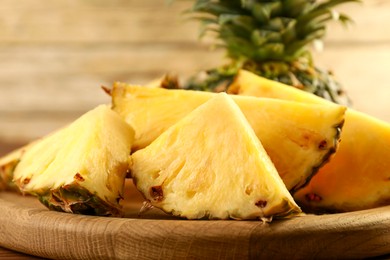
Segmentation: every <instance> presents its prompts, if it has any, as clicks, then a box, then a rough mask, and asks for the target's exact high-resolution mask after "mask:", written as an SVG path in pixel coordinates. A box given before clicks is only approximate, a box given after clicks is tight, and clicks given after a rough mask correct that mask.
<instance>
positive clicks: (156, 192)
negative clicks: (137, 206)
mask: <svg viewBox="0 0 390 260" xmlns="http://www.w3.org/2000/svg"><path fill="white" fill-rule="evenodd" d="M149 193H150V196H151V197H152V198H153V200H155V201H162V200H163V199H164V192H163V189H162V187H161V186H153V187H151V188H150V190H149Z"/></svg>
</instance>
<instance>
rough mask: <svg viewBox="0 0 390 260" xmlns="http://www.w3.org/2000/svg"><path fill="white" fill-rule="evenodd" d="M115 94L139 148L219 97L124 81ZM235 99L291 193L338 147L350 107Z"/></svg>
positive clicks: (118, 84) (235, 97)
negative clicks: (134, 132)
mask: <svg viewBox="0 0 390 260" xmlns="http://www.w3.org/2000/svg"><path fill="white" fill-rule="evenodd" d="M111 94H112V99H113V101H112V103H113V109H114V110H115V111H117V112H118V113H119V114H120V115H121V116H122V117H123V118H124V119H125V120H126V122H128V123H129V124H130V125H131V126H133V127H134V129H135V131H136V136H135V141H134V146H133V149H134V150H137V149H140V148H143V147H146V146H147V145H149V144H150V143H151V142H152V141H153V140H154V139H156V138H157V137H158V136H159V135H160V134H162V133H163V132H164V131H165V130H167V129H168V128H169V127H171V126H172V125H173V124H175V123H176V122H178V121H179V120H180V119H182V118H183V117H185V116H186V115H188V114H189V113H190V112H191V111H193V110H194V109H195V108H197V107H198V106H200V105H201V104H203V103H205V102H206V101H208V100H210V99H211V98H213V97H215V96H216V95H217V94H215V93H209V92H201V91H189V90H167V89H161V88H145V87H141V86H131V85H126V84H122V83H116V84H114V87H113V89H112V91H111ZM231 97H232V98H233V99H234V101H235V102H236V103H237V104H238V106H239V107H240V109H241V111H242V112H243V114H244V115H245V117H246V118H247V120H248V121H249V123H250V125H251V127H252V128H253V129H254V132H255V133H256V135H257V137H258V138H259V139H260V141H261V142H262V144H263V145H264V148H265V150H266V151H267V153H268V154H269V155H270V157H271V160H272V162H273V163H274V165H275V167H276V169H277V170H278V172H279V174H280V176H281V177H282V179H283V181H284V183H285V184H286V186H287V188H288V189H289V190H290V191H295V190H297V189H299V188H300V187H302V186H303V185H305V184H306V183H307V181H308V180H309V179H310V177H311V176H312V174H313V173H314V172H316V170H317V169H318V168H319V167H321V166H322V164H323V163H324V162H325V161H327V159H328V157H329V156H330V154H332V153H333V152H334V151H335V150H336V149H337V145H338V138H339V132H340V127H341V125H342V122H343V118H344V111H345V108H344V107H341V106H337V105H335V106H333V107H329V106H322V105H308V104H301V103H297V102H288V101H282V100H275V99H264V98H263V99H261V98H254V97H242V96H236V95H232V96H231ZM223 131H224V130H222V129H221V132H223Z"/></svg>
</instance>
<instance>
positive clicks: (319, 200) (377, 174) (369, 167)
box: [229, 71, 390, 213]
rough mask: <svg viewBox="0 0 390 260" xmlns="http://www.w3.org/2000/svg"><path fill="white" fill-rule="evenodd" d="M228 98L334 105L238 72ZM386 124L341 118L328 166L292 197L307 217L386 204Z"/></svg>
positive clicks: (389, 190)
mask: <svg viewBox="0 0 390 260" xmlns="http://www.w3.org/2000/svg"><path fill="white" fill-rule="evenodd" d="M229 90H230V92H231V93H238V94H240V95H253V96H257V97H272V98H280V99H284V100H293V101H299V102H305V103H315V104H328V105H329V106H334V104H333V103H331V102H329V101H326V100H324V99H321V98H319V97H317V96H314V95H312V94H309V93H307V92H304V91H300V90H297V89H294V88H292V87H290V86H286V85H283V84H281V83H279V82H275V81H271V80H268V79H265V78H261V77H259V76H257V75H255V74H253V73H250V72H248V71H240V73H239V74H238V76H237V77H236V78H235V80H234V82H233V83H232V85H231V86H230V88H229ZM389 180H390V124H389V123H387V122H383V121H381V120H378V119H376V118H374V117H371V116H369V115H366V114H363V113H361V112H358V111H356V110H353V109H348V110H347V111H346V114H345V124H344V127H343V131H342V133H341V143H340V146H339V149H338V150H337V152H336V154H335V155H334V156H333V157H332V159H331V160H330V162H329V163H327V164H326V165H325V166H324V167H322V168H321V169H320V170H319V172H318V173H317V174H316V175H315V176H314V177H313V178H312V179H311V181H310V182H309V184H308V185H307V186H306V187H304V188H303V189H301V190H299V191H298V192H296V193H295V194H294V198H295V199H296V200H297V202H298V204H299V205H300V206H302V208H303V209H304V210H305V211H308V212H315V213H321V212H345V211H354V210H362V209H368V208H373V207H377V206H382V205H389V204H390V181H389Z"/></svg>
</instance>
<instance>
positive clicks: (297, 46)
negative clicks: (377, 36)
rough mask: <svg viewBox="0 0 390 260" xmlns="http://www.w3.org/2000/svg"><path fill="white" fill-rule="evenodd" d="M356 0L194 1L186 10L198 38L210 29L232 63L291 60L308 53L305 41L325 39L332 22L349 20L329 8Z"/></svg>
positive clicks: (308, 54)
mask: <svg viewBox="0 0 390 260" xmlns="http://www.w3.org/2000/svg"><path fill="white" fill-rule="evenodd" d="M347 2H361V1H360V0H324V1H317V0H196V1H195V2H194V4H193V5H192V7H191V8H190V9H189V10H187V13H189V14H190V15H191V17H192V18H195V19H197V20H200V22H201V24H202V29H201V32H200V36H201V37H202V36H204V35H205V33H206V32H210V31H211V32H214V33H215V35H216V37H217V38H219V39H220V40H221V42H220V43H219V44H217V46H220V47H223V48H225V49H226V51H227V56H228V57H229V58H231V59H232V60H233V61H242V62H245V61H252V62H264V61H283V62H293V61H295V60H297V59H299V58H301V57H307V56H309V57H310V53H309V51H308V48H307V47H308V45H309V44H310V43H312V42H313V41H314V40H318V39H321V38H323V37H324V35H325V32H326V25H327V23H328V22H329V21H331V20H338V21H340V22H341V23H343V24H346V23H348V22H350V21H351V19H350V18H349V17H348V16H346V15H345V14H343V13H338V12H336V11H335V10H334V9H333V8H334V7H335V6H338V5H340V4H343V3H347Z"/></svg>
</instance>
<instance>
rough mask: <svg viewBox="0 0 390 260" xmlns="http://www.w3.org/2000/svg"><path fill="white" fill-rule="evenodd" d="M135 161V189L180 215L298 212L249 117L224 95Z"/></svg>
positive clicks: (137, 155)
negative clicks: (248, 120)
mask: <svg viewBox="0 0 390 260" xmlns="http://www.w3.org/2000/svg"><path fill="white" fill-rule="evenodd" d="M131 158H132V163H131V166H130V169H131V174H132V177H133V180H134V183H135V184H136V186H137V188H138V189H139V190H140V191H141V192H142V193H143V195H144V196H145V198H146V199H147V200H148V201H150V203H151V204H152V205H153V206H155V207H158V208H161V209H162V210H164V211H165V212H168V213H172V214H173V215H176V216H181V217H186V218H188V219H200V218H210V219H228V218H233V219H256V218H269V217H273V216H289V215H291V214H294V213H299V212H300V209H299V207H298V206H297V205H296V204H295V202H294V200H293V199H292V197H291V195H290V193H289V192H288V190H287V189H286V187H285V185H284V183H283V181H282V180H281V178H280V177H279V175H278V173H277V171H276V169H275V167H274V165H273V164H272V162H271V160H270V159H269V157H268V155H267V154H266V152H265V150H264V148H263V147H262V145H261V143H260V141H259V140H258V138H257V137H256V135H255V133H254V131H253V129H252V128H251V126H250V125H249V123H248V122H247V120H246V118H245V116H244V115H243V114H242V112H241V111H240V109H239V108H238V106H237V105H236V104H235V103H234V102H233V101H232V100H231V98H230V97H228V96H227V95H226V94H223V93H222V94H219V95H217V96H215V97H214V98H212V99H210V100H209V101H207V102H206V103H204V104H203V105H201V106H199V107H198V108H196V109H195V110H193V111H192V112H191V113H189V114H188V115H187V116H185V117H184V118H183V119H181V120H180V121H179V122H177V123H176V124H174V125H173V126H172V127H170V128H169V129H168V130H166V131H165V132H164V133H163V134H161V135H160V136H159V137H158V138H157V139H156V140H154V141H153V142H152V143H151V144H150V145H149V146H147V147H146V148H144V149H141V150H139V151H137V152H135V153H133V154H132V156H131Z"/></svg>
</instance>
